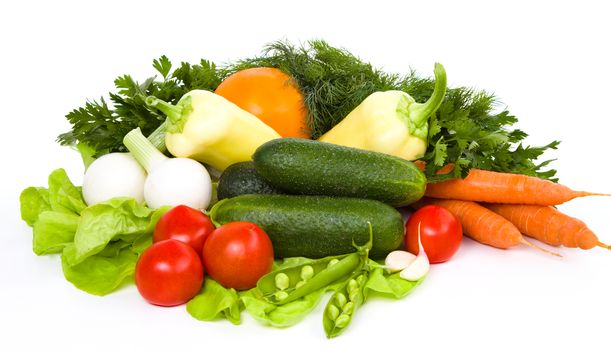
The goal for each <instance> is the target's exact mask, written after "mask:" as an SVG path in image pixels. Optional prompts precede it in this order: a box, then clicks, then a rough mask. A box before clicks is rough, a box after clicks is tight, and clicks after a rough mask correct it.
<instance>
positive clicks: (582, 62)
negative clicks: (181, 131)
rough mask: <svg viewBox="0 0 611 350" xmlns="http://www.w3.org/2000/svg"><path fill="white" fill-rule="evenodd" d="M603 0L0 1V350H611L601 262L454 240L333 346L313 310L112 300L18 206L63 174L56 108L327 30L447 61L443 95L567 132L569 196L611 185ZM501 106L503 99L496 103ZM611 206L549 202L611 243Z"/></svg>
mask: <svg viewBox="0 0 611 350" xmlns="http://www.w3.org/2000/svg"><path fill="white" fill-rule="evenodd" d="M604 3H605V2H604V1H600V2H592V1H583V0H581V1H575V2H563V1H553V2H551V1H550V2H536V3H535V2H534V1H528V2H525V3H520V2H516V1H515V0H514V1H507V2H504V3H502V2H491V1H482V2H473V1H448V2H439V1H427V2H426V4H425V2H424V1H418V2H413V3H412V2H408V1H402V2H398V1H397V2H387V1H381V0H376V1H367V2H359V1H350V2H339V1H329V0H327V1H324V2H318V1H301V2H289V1H278V2H266V1H262V0H260V1H253V2H249V3H237V2H231V1H216V2H209V3H206V4H204V1H199V2H193V3H186V2H181V1H147V2H142V3H137V2H127V1H104V2H102V1H100V2H95V3H93V2H88V3H87V4H86V3H85V2H80V1H74V2H66V1H19V2H17V1H13V2H9V1H4V2H2V5H0V52H1V53H0V63H1V64H0V69H2V71H1V75H0V99H1V103H2V104H1V106H2V112H1V115H2V117H1V120H2V123H1V125H2V127H1V133H2V136H1V138H0V142H1V149H2V156H3V157H4V158H5V161H4V162H2V164H3V165H2V166H1V170H0V177H1V181H0V197H1V200H0V213H1V215H2V222H3V227H2V229H1V230H0V240H1V243H0V271H1V273H0V296H1V298H0V303H1V304H0V305H1V306H0V329H1V331H0V333H2V336H0V348H2V349H17V348H23V349H24V348H35V347H37V346H44V347H48V348H61V349H70V348H82V349H84V348H88V349H94V348H100V349H113V348H132V349H135V348H145V349H146V348H169V347H171V348H172V349H181V348H201V349H204V348H208V349H210V348H213V347H214V348H234V347H238V346H243V347H248V348H253V347H254V348H270V347H278V348H290V349H294V348H297V349H300V348H314V347H319V348H320V347H322V348H337V349H346V348H348V347H351V348H354V347H355V346H359V347H360V346H361V345H362V346H368V347H372V346H375V347H376V348H378V349H383V347H384V346H387V347H390V346H397V347H399V346H400V347H402V348H412V349H422V348H442V347H444V348H467V347H469V348H472V349H488V348H496V349H499V348H500V349H510V348H516V347H520V348H535V347H542V348H556V349H561V348H562V349H569V348H577V347H579V348H582V349H596V348H599V349H602V348H608V336H607V334H608V333H607V331H608V324H609V317H610V315H611V306H610V305H611V300H610V296H611V252H609V251H605V250H603V249H600V248H595V249H593V250H590V251H577V250H570V249H559V250H557V251H559V252H560V253H562V254H563V255H564V258H562V259H558V258H554V257H551V256H548V255H545V254H542V253H540V252H538V251H534V250H532V249H529V248H526V247H519V248H515V249H511V250H508V251H502V250H497V249H493V248H489V247H485V246H481V245H478V244H476V243H474V242H472V241H470V240H468V239H467V240H465V242H464V245H463V246H462V247H461V249H460V251H459V252H458V254H457V255H456V256H455V257H454V258H453V260H451V261H450V262H448V263H445V264H443V265H438V266H434V267H433V268H432V270H431V272H430V275H429V278H428V279H427V280H426V282H425V283H424V284H423V285H422V286H420V287H419V288H418V289H417V290H415V291H414V293H413V294H412V295H410V296H408V297H407V298H405V299H402V300H399V301H387V300H381V299H373V300H370V301H369V302H367V304H366V305H365V306H364V307H363V308H362V309H360V311H359V312H358V314H357V316H356V318H355V319H354V321H353V323H352V325H351V326H350V328H349V329H348V330H347V331H346V332H345V333H344V334H343V335H342V336H341V337H339V338H337V339H333V340H327V339H325V337H324V332H323V329H322V323H321V312H322V307H323V306H324V302H323V303H321V305H320V307H319V308H318V309H317V310H315V311H314V312H313V313H312V314H311V315H309V316H308V317H307V318H306V319H305V320H304V321H303V322H302V323H300V324H298V325H296V326H294V327H292V328H288V329H282V330H278V329H273V328H268V327H263V326H260V325H259V324H257V323H256V322H255V321H254V320H253V319H251V318H250V317H249V316H248V315H247V314H243V324H242V325H241V326H233V325H232V324H230V323H229V322H227V321H219V322H199V321H196V320H195V319H192V318H191V317H190V316H189V315H188V314H187V313H186V311H185V309H184V307H176V308H160V307H154V306H151V305H148V304H147V303H146V302H145V301H144V300H143V299H141V298H140V296H139V295H138V292H137V291H136V289H135V287H133V286H130V287H127V288H123V289H121V290H119V291H117V292H115V293H113V294H111V295H109V296H106V297H96V296H91V295H88V294H85V293H83V292H81V291H78V290H76V289H75V288H74V287H73V286H72V285H71V284H70V283H68V282H67V281H65V280H64V277H63V275H62V271H61V266H60V261H59V259H58V257H57V256H41V257H37V256H35V255H34V254H33V253H32V250H31V230H30V228H28V227H27V226H26V225H25V224H24V223H23V222H22V221H20V217H19V209H18V196H19V193H20V191H21V190H22V189H23V188H25V187H27V186H31V185H37V186H43V185H46V178H47V175H48V174H49V173H50V172H51V171H52V170H53V169H56V168H59V167H63V168H66V169H67V171H68V174H69V175H70V176H71V177H72V178H73V180H74V181H75V182H76V183H80V181H81V176H82V171H83V169H82V165H81V163H80V159H79V157H78V155H77V153H76V152H74V151H72V150H70V149H68V148H63V147H60V146H59V145H57V144H56V143H55V142H54V139H55V137H56V136H57V135H58V134H59V133H61V132H64V131H66V130H68V129H69V125H68V123H67V122H66V120H65V119H64V115H65V114H66V113H67V112H69V111H70V110H71V109H72V108H75V107H79V106H81V105H83V104H84V102H85V100H86V99H88V98H90V99H93V98H99V97H100V96H102V95H104V94H105V93H106V92H107V91H109V90H111V89H112V87H113V86H112V83H113V79H114V78H115V77H116V76H118V75H120V74H124V73H130V74H133V75H134V76H135V77H136V78H138V79H140V80H143V79H145V78H146V77H148V76H149V75H151V74H153V70H152V68H151V67H150V63H151V61H152V60H153V59H154V58H157V57H159V56H160V55H161V54H166V55H168V56H169V57H170V58H171V59H172V60H173V61H174V62H179V61H181V60H186V61H190V62H197V61H198V60H199V58H201V57H205V58H209V59H212V60H215V61H218V62H223V61H227V60H232V59H236V58H240V57H250V56H253V55H255V54H257V53H259V52H260V50H261V48H262V47H263V45H264V44H265V43H268V42H271V41H273V40H276V39H281V38H287V39H289V40H291V41H293V42H299V41H304V40H307V39H311V38H323V39H326V40H328V41H329V43H331V44H332V45H337V46H342V47H345V48H347V49H349V50H350V51H352V52H353V53H354V54H356V55H358V56H360V57H361V58H363V59H364V60H366V61H370V62H371V63H373V64H374V65H375V66H378V67H381V68H384V69H386V70H388V71H393V72H407V71H408V69H409V67H413V68H415V69H416V70H417V71H418V72H420V73H421V74H423V75H430V74H431V72H432V68H433V63H434V62H436V61H439V62H442V63H443V64H444V65H445V67H446V70H447V72H448V82H449V83H450V84H451V85H453V86H458V85H467V86H477V87H480V88H484V89H486V90H488V91H492V92H494V93H496V94H497V95H498V96H499V97H500V98H501V99H502V102H503V103H505V104H506V105H507V106H509V107H510V110H511V111H512V112H513V113H514V114H516V115H517V116H518V117H519V119H520V123H519V125H518V127H520V128H522V129H523V130H525V131H527V132H528V133H529V134H530V135H531V136H530V137H529V138H528V140H527V142H528V143H529V144H532V145H541V144H543V143H546V142H549V141H551V140H553V139H559V140H562V145H561V147H560V150H559V151H557V152H551V153H549V154H548V155H547V156H548V157H553V158H557V159H558V160H557V161H556V162H555V163H554V167H556V168H557V169H558V175H559V176H560V179H561V181H562V183H564V184H566V185H569V186H571V187H573V188H575V189H584V190H591V191H598V192H606V193H611V182H610V181H609V165H608V164H609V160H608V150H609V146H608V141H607V140H608V136H609V129H610V128H611V121H610V120H611V112H610V109H609V101H610V99H609V95H610V92H611V88H610V87H609V82H610V81H611V71H610V68H609V62H611V54H610V52H609V34H610V33H611V21H610V20H609V15H610V12H609V10H608V9H607V8H606V6H605V5H603V4H604ZM501 108H502V106H501ZM610 204H611V199H609V198H585V199H578V200H574V201H572V202H570V203H568V204H565V205H562V206H561V207H560V208H561V210H562V211H564V212H565V213H567V214H570V215H573V216H576V217H579V218H581V219H582V220H584V221H585V222H587V223H588V225H589V226H590V227H591V228H592V229H593V230H594V231H595V232H597V233H598V235H599V237H600V239H601V240H602V241H606V242H607V243H610V242H611V232H610V231H609V224H608V220H609V209H610V208H611V206H610Z"/></svg>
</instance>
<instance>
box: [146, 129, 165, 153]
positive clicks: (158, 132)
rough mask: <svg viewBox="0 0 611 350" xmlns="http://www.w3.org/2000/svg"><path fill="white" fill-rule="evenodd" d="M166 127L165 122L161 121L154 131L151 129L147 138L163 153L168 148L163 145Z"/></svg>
mask: <svg viewBox="0 0 611 350" xmlns="http://www.w3.org/2000/svg"><path fill="white" fill-rule="evenodd" d="M166 129H167V122H163V123H162V124H161V125H159V127H158V128H157V129H155V131H153V132H152V133H151V134H150V135H149V136H148V137H147V139H148V140H149V141H150V142H151V143H152V144H153V146H155V148H157V149H158V150H159V152H161V153H164V152H165V151H167V150H168V149H167V148H166V145H165V134H166Z"/></svg>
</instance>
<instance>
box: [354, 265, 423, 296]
mask: <svg viewBox="0 0 611 350" xmlns="http://www.w3.org/2000/svg"><path fill="white" fill-rule="evenodd" d="M423 280H424V278H422V279H420V280H419V281H417V282H411V281H408V280H405V279H403V278H401V277H399V273H398V272H397V273H393V274H387V273H386V272H385V271H384V269H383V268H374V269H373V271H371V273H370V274H369V279H368V280H367V282H366V283H365V287H364V288H363V294H364V295H365V298H367V297H368V296H369V295H370V293H374V294H379V295H382V296H384V297H387V298H394V299H400V298H403V297H405V296H406V295H407V294H409V293H410V292H411V291H412V289H414V288H415V287H416V286H418V285H419V284H420V283H421V282H422V281H423Z"/></svg>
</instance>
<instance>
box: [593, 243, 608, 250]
mask: <svg viewBox="0 0 611 350" xmlns="http://www.w3.org/2000/svg"><path fill="white" fill-rule="evenodd" d="M596 245H597V246H599V247H601V248H605V249H609V250H611V247H610V246H608V245H606V244H604V243H602V242H598V243H596Z"/></svg>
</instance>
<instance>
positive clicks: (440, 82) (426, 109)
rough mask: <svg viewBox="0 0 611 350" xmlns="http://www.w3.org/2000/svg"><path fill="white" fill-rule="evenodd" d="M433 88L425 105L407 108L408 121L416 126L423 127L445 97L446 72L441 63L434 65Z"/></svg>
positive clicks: (415, 104)
mask: <svg viewBox="0 0 611 350" xmlns="http://www.w3.org/2000/svg"><path fill="white" fill-rule="evenodd" d="M434 72H435V88H434V90H433V94H432V95H431V97H430V98H429V99H428V101H426V102H425V103H422V104H420V103H412V104H411V105H410V106H409V110H410V114H409V116H410V119H411V120H412V122H413V123H414V124H416V125H418V126H420V125H423V124H424V123H425V122H426V121H427V120H428V119H429V118H430V117H431V116H432V115H433V113H435V112H436V111H437V109H439V106H441V103H442V102H443V99H444V98H445V96H446V88H447V79H446V70H445V69H444V68H443V66H442V65H441V63H435V71H434Z"/></svg>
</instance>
